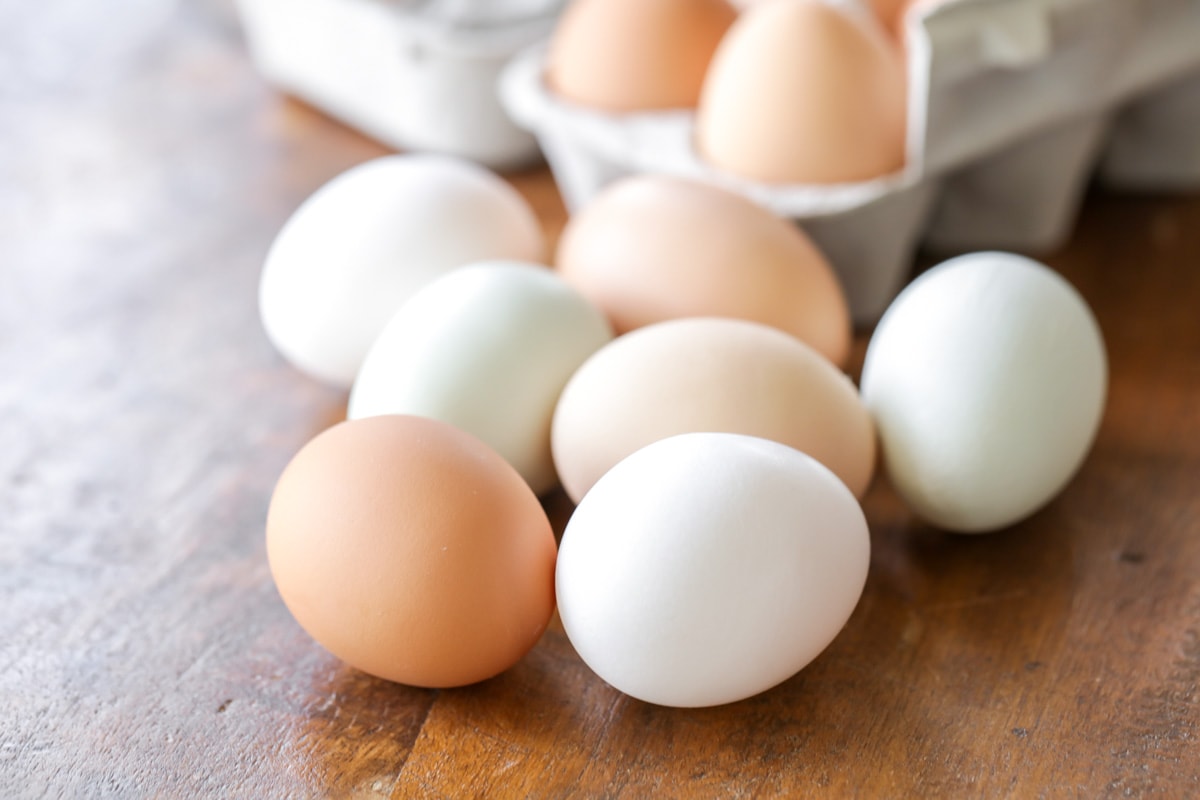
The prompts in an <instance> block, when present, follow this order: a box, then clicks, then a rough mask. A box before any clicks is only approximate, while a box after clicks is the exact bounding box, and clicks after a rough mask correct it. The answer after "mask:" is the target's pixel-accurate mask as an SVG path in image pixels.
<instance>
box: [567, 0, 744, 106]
mask: <svg viewBox="0 0 1200 800" xmlns="http://www.w3.org/2000/svg"><path fill="white" fill-rule="evenodd" d="M736 16H737V11H736V10H735V9H734V8H733V6H731V5H729V3H727V2H726V1H725V0H575V2H573V3H572V4H571V5H570V6H568V8H567V10H566V11H565V12H564V13H563V15H562V17H561V19H560V20H559V23H558V27H557V28H556V30H555V32H554V36H553V38H552V39H551V42H550V50H549V53H548V56H547V65H546V81H547V83H548V84H549V86H550V87H551V88H552V89H553V90H554V91H556V92H557V93H559V94H560V95H562V97H563V98H565V99H567V100H570V101H573V102H576V103H579V104H580V105H586V106H591V107H593V108H598V109H603V110H605V111H618V112H620V111H640V110H649V109H666V108H694V107H695V105H696V101H697V99H698V98H699V96H700V85H701V84H702V83H703V82H704V73H705V71H706V70H707V69H708V62H709V60H710V59H711V58H712V54H713V51H714V50H715V49H716V47H717V44H718V42H720V41H721V37H722V36H724V35H725V31H726V30H727V29H728V28H729V26H730V25H731V24H732V23H733V20H734V18H735V17H736Z"/></svg>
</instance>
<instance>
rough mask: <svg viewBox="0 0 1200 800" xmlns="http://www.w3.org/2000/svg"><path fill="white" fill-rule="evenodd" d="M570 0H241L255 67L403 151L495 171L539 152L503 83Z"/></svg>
mask: <svg viewBox="0 0 1200 800" xmlns="http://www.w3.org/2000/svg"><path fill="white" fill-rule="evenodd" d="M563 2H564V0H237V5H238V11H239V15H240V17H241V21H242V27H243V30H244V31H245V35H246V39H247V43H248V45H249V48H250V52H251V55H252V57H253V58H254V61H255V64H256V66H257V68H258V70H259V71H260V72H261V73H262V74H263V75H264V76H265V77H266V78H267V79H268V80H270V81H271V82H272V83H274V84H275V85H277V86H279V87H280V88H282V89H284V90H285V91H287V92H289V93H291V94H294V95H296V96H297V97H300V98H302V99H304V100H305V101H307V102H309V103H312V104H313V105H314V106H316V107H318V108H320V109H322V110H323V111H325V112H327V113H329V114H330V115H332V116H333V117H336V118H338V119H340V120H341V121H343V122H345V123H347V124H348V125H350V126H351V127H354V128H357V129H358V130H360V131H362V132H363V133H366V134H367V135H369V136H371V137H373V138H375V139H377V140H379V141H380V142H382V143H384V144H387V145H389V146H391V147H395V148H398V149H403V150H425V151H432V152H441V153H447V154H449V155H455V156H460V157H463V158H469V159H472V160H474V161H478V162H480V163H482V164H485V165H487V166H489V167H492V168H494V169H510V168H516V167H521V166H526V165H528V164H530V163H532V162H534V161H536V160H538V158H539V155H540V154H539V151H538V146H537V141H536V139H535V138H534V137H533V136H532V135H531V134H530V133H529V132H528V131H526V130H525V129H523V128H521V127H518V126H517V125H515V124H513V122H512V120H511V119H510V118H509V116H508V114H507V113H506V112H505V111H504V109H503V108H502V107H501V105H500V101H499V98H498V96H497V92H496V83H497V81H498V79H499V75H500V73H501V70H502V69H503V68H504V65H505V64H506V63H507V62H508V60H509V59H510V58H511V57H512V56H513V55H514V54H515V53H517V52H518V51H520V50H521V49H523V48H525V47H528V46H529V45H530V44H532V43H534V42H537V41H541V40H543V39H545V38H546V37H547V36H548V35H549V34H550V32H551V31H552V30H553V27H554V24H555V22H556V21H557V15H558V12H559V10H560V8H561V6H562V4H563Z"/></svg>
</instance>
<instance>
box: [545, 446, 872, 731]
mask: <svg viewBox="0 0 1200 800" xmlns="http://www.w3.org/2000/svg"><path fill="white" fill-rule="evenodd" d="M869 560H870V541H869V539H868V536H867V524H866V520H865V519H864V517H863V513H862V510H861V509H860V508H859V506H858V503H857V502H855V499H854V496H853V495H852V494H851V493H850V492H849V491H848V490H847V489H846V487H845V485H844V484H842V482H841V481H839V480H838V479H837V478H836V477H835V476H834V475H833V474H832V473H831V472H830V471H829V470H828V469H826V468H825V467H823V466H821V464H819V463H818V462H817V461H815V460H814V459H812V458H810V457H809V456H806V455H805V454H803V453H800V452H798V451H796V450H794V449H792V448H790V447H787V446H785V445H782V444H778V443H776V442H772V441H768V440H765V439H759V438H755V437H752V436H742V435H738V434H729V433H687V434H683V435H680V436H673V437H670V438H667V439H663V440H660V441H658V442H655V443H653V444H651V445H649V446H647V447H645V448H643V449H641V450H638V451H637V452H635V453H633V454H632V455H630V456H629V457H628V458H626V459H624V460H623V461H621V462H620V463H618V464H617V465H616V466H614V467H613V468H612V470H611V471H609V472H608V473H606V474H605V475H604V477H602V478H601V479H600V480H599V481H598V482H597V483H596V485H595V486H594V487H593V488H592V490H591V491H590V492H588V494H587V495H586V496H585V497H584V498H583V501H582V502H581V503H580V504H579V507H578V508H576V510H575V513H574V514H573V515H572V517H571V519H570V521H569V522H568V523H567V528H566V531H565V532H564V533H563V539H562V546H561V548H560V551H559V557H558V571H557V576H556V592H557V598H558V608H559V615H560V617H561V619H562V624H563V629H564V630H565V631H566V634H567V637H568V638H569V639H570V641H571V644H572V645H573V646H574V647H575V650H576V651H577V652H578V653H579V656H580V657H581V658H582V659H583V660H584V662H585V663H587V665H588V666H589V667H590V668H591V669H592V670H593V671H595V672H596V674H598V675H599V676H600V677H601V678H603V679H604V680H605V681H607V682H608V683H610V684H611V685H612V686H614V687H616V688H617V689H619V690H620V691H622V692H625V693H626V694H629V695H632V696H633V697H636V698H638V699H641V700H645V701H647V702H650V703H657V704H660V705H666V706H683V707H696V706H711V705H718V704H722V703H730V702H734V701H737V700H741V699H743V698H746V697H749V696H751V695H754V694H758V693H759V692H762V691H765V690H766V689H769V688H771V687H772V686H775V685H776V684H778V683H780V682H781V681H784V680H786V679H787V678H789V677H791V676H792V675H794V674H795V673H796V672H798V671H799V670H800V669H802V668H803V667H804V666H805V665H807V664H808V663H809V662H810V661H812V659H813V658H815V657H816V656H817V655H818V654H819V653H820V652H821V651H822V650H824V649H825V648H826V647H827V646H828V645H829V643H830V642H831V641H832V640H833V639H834V637H835V636H837V634H838V632H839V631H840V630H841V629H842V627H843V626H844V625H845V623H846V621H847V620H848V619H849V617H850V614H851V612H852V611H853V610H854V607H855V606H856V604H857V603H858V600H859V597H860V596H861V594H862V590H863V586H864V584H865V582H866V577H867V567H868V562H869Z"/></svg>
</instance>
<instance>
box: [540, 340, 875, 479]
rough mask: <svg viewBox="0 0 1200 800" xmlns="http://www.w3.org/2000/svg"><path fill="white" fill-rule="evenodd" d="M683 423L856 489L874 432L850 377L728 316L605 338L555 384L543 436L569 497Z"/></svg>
mask: <svg viewBox="0 0 1200 800" xmlns="http://www.w3.org/2000/svg"><path fill="white" fill-rule="evenodd" d="M694 431H718V432H727V433H743V434H748V435H752V436H761V437H763V438H765V439H771V440H774V441H778V442H782V443H783V444H786V445H790V446H791V447H795V448H796V449H798V450H802V451H804V452H806V453H808V454H809V455H811V456H813V457H814V458H816V459H817V460H818V461H820V462H821V463H823V464H825V466H827V467H828V468H829V469H831V470H832V471H833V472H834V474H836V475H837V476H838V477H839V478H841V479H842V480H843V481H844V482H845V483H846V485H847V486H849V488H850V490H851V491H852V492H853V493H854V494H855V495H856V496H859V497H861V496H862V494H863V493H864V492H865V491H866V488H867V485H868V483H869V482H870V480H871V474H872V472H873V471H874V467H875V431H874V428H873V427H872V424H871V419H870V417H869V415H868V414H867V411H866V409H865V408H864V406H863V405H862V403H861V402H860V401H859V399H858V392H857V391H856V390H855V388H854V384H853V383H851V382H850V379H849V378H847V377H846V376H845V375H844V374H842V373H841V372H840V371H839V370H838V369H837V368H836V367H834V366H833V365H832V364H831V363H829V361H828V360H826V359H825V358H824V357H823V356H821V355H820V354H819V353H817V352H816V351H815V350H813V349H812V348H811V347H809V346H808V345H806V344H804V343H803V342H801V341H800V340H799V339H796V338H795V337H793V336H789V335H788V334H786V333H783V332H782V331H779V330H776V329H774V328H769V327H767V326H766V325H762V324H760V323H757V322H747V321H744V320H734V319H718V318H690V319H678V320H671V321H668V322H659V323H657V324H654V325H648V326H646V327H645V328H639V329H637V330H636V331H633V332H632V333H628V334H625V335H624V336H621V337H619V338H617V339H614V340H613V341H612V343H611V344H608V345H606V346H605V347H603V348H601V349H600V350H598V351H597V352H596V353H595V354H594V355H593V356H592V357H591V358H589V359H588V360H587V361H586V362H584V364H583V366H582V367H580V368H579V371H578V372H576V373H575V375H574V376H573V377H572V378H571V380H570V382H568V383H567V386H566V388H565V389H564V390H563V393H562V396H561V397H560V398H559V401H558V407H557V409H556V410H555V412H554V422H553V427H552V428H551V438H550V443H551V448H552V450H553V453H554V463H555V466H556V467H557V468H558V475H559V478H560V479H561V480H562V484H563V488H565V489H566V491H567V494H568V495H570V497H571V499H572V500H574V501H576V502H578V501H579V499H580V498H581V497H583V495H584V494H585V493H586V492H587V491H588V489H590V488H591V487H592V485H593V484H594V483H595V482H596V481H597V480H599V478H600V476H601V475H603V474H604V473H605V472H607V471H608V470H609V469H610V468H612V466H613V465H614V464H616V463H617V462H618V461H620V460H621V459H622V458H624V457H625V456H627V455H629V454H630V453H632V452H634V451H635V450H638V449H639V448H641V447H644V446H645V445H648V444H650V443H651V442H655V441H658V440H659V439H665V438H667V437H668V436H672V435H674V434H677V433H690V432H694Z"/></svg>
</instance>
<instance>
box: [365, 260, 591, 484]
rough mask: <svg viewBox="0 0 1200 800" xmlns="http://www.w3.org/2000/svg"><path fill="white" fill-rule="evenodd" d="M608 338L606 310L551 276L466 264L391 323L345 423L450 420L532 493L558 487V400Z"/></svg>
mask: <svg viewBox="0 0 1200 800" xmlns="http://www.w3.org/2000/svg"><path fill="white" fill-rule="evenodd" d="M610 339H612V331H611V329H610V328H609V325H608V321H607V320H606V319H605V317H604V315H603V313H602V312H601V311H600V310H599V309H597V308H595V307H594V306H593V305H592V304H591V303H590V302H588V301H587V300H586V299H584V297H583V296H582V295H581V294H579V293H578V292H577V291H576V290H575V289H573V288H571V287H570V286H569V285H567V284H566V283H565V282H564V281H563V280H562V279H561V278H560V277H559V276H558V275H557V274H556V273H554V272H553V271H551V270H550V269H549V268H547V267H542V266H537V265H533V264H522V263H517V262H483V263H479V264H474V265H470V266H466V267H462V268H460V269H457V270H454V271H453V272H450V273H449V274H447V275H445V276H443V277H441V278H438V279H437V280H435V281H433V282H432V283H430V284H428V285H427V286H425V287H424V288H423V289H421V290H419V291H418V292H417V293H416V294H414V295H413V296H412V297H411V298H410V299H409V300H408V302H406V303H405V304H404V305H403V306H401V307H400V309H399V310H398V311H397V312H396V314H395V315H394V316H393V317H392V319H391V320H390V321H389V322H388V323H387V325H386V327H385V328H384V329H383V332H382V333H380V335H379V338H378V339H377V340H376V341H375V344H374V345H373V346H372V347H371V349H370V351H369V352H368V354H367V357H366V359H365V360H364V361H363V365H362V369H361V370H360V371H359V373H358V378H357V379H356V380H355V382H354V387H353V389H352V390H351V392H350V405H349V416H350V418H351V419H358V418H360V417H369V416H376V415H379V414H413V415H416V416H424V417H433V418H434V419H439V420H441V421H443V422H448V423H450V424H451V425H454V426H456V427H458V428H461V429H463V430H465V431H467V432H468V433H472V434H474V435H475V436H476V437H478V438H479V439H482V440H483V441H484V442H485V443H487V444H488V445H490V446H491V447H492V449H494V450H495V451H496V452H498V453H499V454H500V455H502V456H503V457H504V458H505V459H506V460H507V461H508V462H509V463H510V464H512V465H513V466H514V467H515V468H516V470H517V471H518V472H519V473H521V476H522V477H523V478H525V480H526V481H527V482H528V483H529V485H530V487H531V488H532V489H533V490H534V491H535V492H539V493H540V492H543V491H546V490H547V489H550V488H552V487H553V486H554V485H555V484H556V483H557V480H558V479H557V477H556V474H555V471H554V462H553V459H552V458H551V455H550V422H551V419H552V417H553V415H554V408H555V404H556V403H557V402H558V396H559V394H560V393H561V392H562V389H563V386H564V385H565V384H566V383H567V380H568V379H569V378H570V377H571V375H572V373H574V372H575V370H576V369H577V368H578V367H579V365H580V364H582V363H583V362H584V361H585V360H586V359H587V358H588V357H589V356H590V355H591V354H592V353H594V352H595V351H596V350H598V349H600V348H601V347H603V346H604V345H605V344H607V343H608V341H609V340H610Z"/></svg>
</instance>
